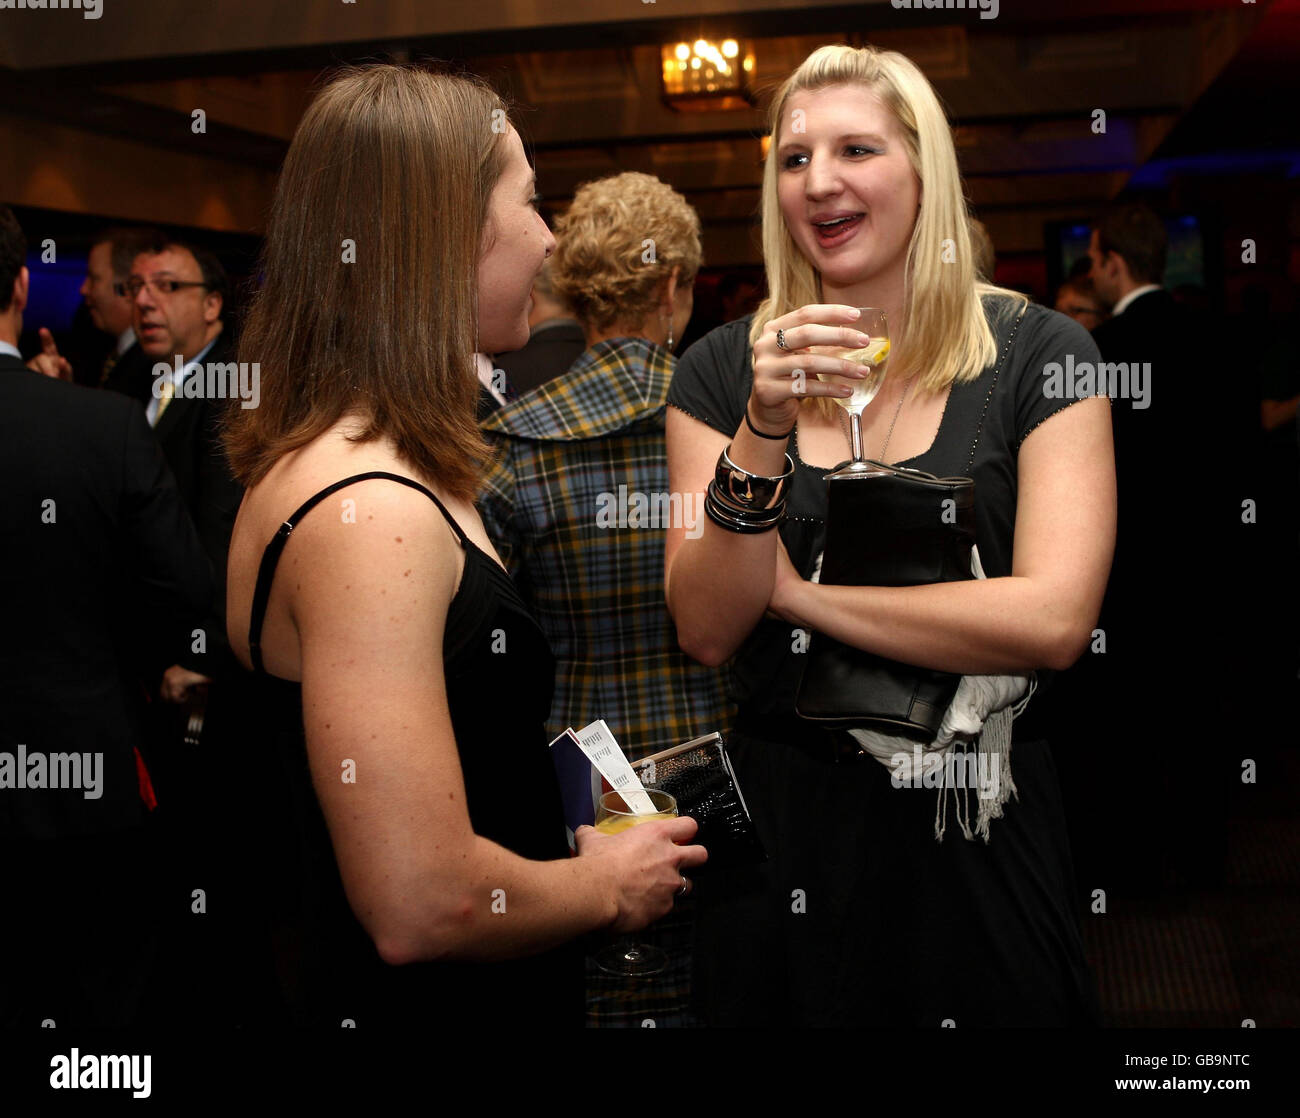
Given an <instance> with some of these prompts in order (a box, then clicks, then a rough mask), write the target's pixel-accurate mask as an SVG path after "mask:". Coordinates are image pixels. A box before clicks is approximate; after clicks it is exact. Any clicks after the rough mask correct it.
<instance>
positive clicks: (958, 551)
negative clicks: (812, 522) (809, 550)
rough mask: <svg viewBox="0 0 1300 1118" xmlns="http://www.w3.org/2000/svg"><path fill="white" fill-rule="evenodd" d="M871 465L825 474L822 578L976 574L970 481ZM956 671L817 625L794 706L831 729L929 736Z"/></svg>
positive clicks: (875, 581)
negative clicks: (848, 639)
mask: <svg viewBox="0 0 1300 1118" xmlns="http://www.w3.org/2000/svg"><path fill="white" fill-rule="evenodd" d="M870 465H872V466H873V467H875V469H876V471H877V472H872V473H862V474H844V475H841V476H839V477H832V478H828V479H827V482H826V484H827V486H828V488H829V493H828V498H829V509H828V514H827V523H826V549H825V551H824V553H823V555H822V571H821V582H822V583H824V584H826V585H828V586H924V585H928V584H930V583H935V582H953V581H956V580H958V579H966V578H972V577H973V576H972V574H971V548H972V547H974V545H975V483H974V481H972V480H971V479H970V478H968V477H946V478H938V477H935V476H934V475H933V474H927V473H924V472H922V471H921V470H909V469H906V468H902V467H898V466H883V465H881V464H880V463H878V462H872V463H870ZM960 681H961V677H960V676H958V675H954V674H952V673H951V672H939V671H933V670H931V669H929V668H918V667H913V666H912V665H909V664H902V663H899V662H897V661H895V660H887V659H885V658H884V657H881V656H876V655H874V654H873V653H870V652H864V651H863V650H862V649H859V648H852V647H850V646H849V645H846V644H842V643H841V642H840V641H837V640H835V639H834V638H833V637H828V636H827V635H826V634H825V633H814V634H813V637H812V641H811V643H810V645H809V647H808V653H807V660H806V663H805V664H804V674H803V678H802V680H801V681H800V683H799V692H798V697H797V698H796V700H795V711H796V712H797V713H798V714H799V716H800V717H802V718H806V719H808V720H809V721H813V722H820V723H823V724H824V725H826V726H828V727H830V728H834V729H872V730H881V731H884V732H886V733H891V734H899V735H903V736H905V737H915V738H917V739H919V740H923V741H933V740H934V739H935V737H937V736H938V733H939V725H940V723H941V722H942V721H943V716H944V712H945V711H947V709H948V704H949V703H951V702H952V698H953V696H954V695H955V694H956V693H957V684H958V683H959V682H960Z"/></svg>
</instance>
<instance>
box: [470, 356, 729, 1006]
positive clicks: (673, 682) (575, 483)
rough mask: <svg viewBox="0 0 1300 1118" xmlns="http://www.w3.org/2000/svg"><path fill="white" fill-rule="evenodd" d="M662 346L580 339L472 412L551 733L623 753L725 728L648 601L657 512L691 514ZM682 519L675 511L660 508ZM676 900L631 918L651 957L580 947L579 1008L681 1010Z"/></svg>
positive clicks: (483, 506)
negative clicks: (487, 450)
mask: <svg viewBox="0 0 1300 1118" xmlns="http://www.w3.org/2000/svg"><path fill="white" fill-rule="evenodd" d="M672 369H673V358H672V355H671V354H670V353H669V352H668V351H667V350H665V349H663V348H662V347H660V346H658V345H655V344H653V343H651V342H649V341H647V340H645V339H642V338H616V339H611V340H607V341H604V342H600V343H598V344H596V345H595V346H593V347H591V348H590V349H588V350H587V351H586V352H585V353H583V355H582V356H581V357H579V358H578V360H577V361H576V362H575V363H574V365H573V367H572V368H571V369H570V370H569V371H568V372H567V373H565V374H563V375H562V376H559V377H557V378H555V379H553V380H550V381H548V382H546V383H545V384H542V385H540V386H538V387H537V388H535V389H534V390H532V391H531V392H528V393H526V394H525V395H523V396H521V397H519V399H517V400H515V401H514V402H512V403H510V404H507V405H506V406H505V407H503V408H501V409H499V410H498V411H496V412H494V413H493V414H492V415H491V416H489V417H488V418H487V419H485V420H484V421H483V424H482V426H483V430H484V433H485V435H486V437H487V440H488V442H489V444H490V446H491V449H492V453H491V455H490V456H489V460H488V462H487V464H486V471H485V476H484V480H483V485H482V489H481V491H480V495H479V502H478V503H479V511H480V512H481V514H482V516H483V523H484V525H485V527H486V528H487V531H488V534H489V536H491V538H492V541H493V543H494V544H495V545H496V548H497V551H498V554H499V555H500V556H501V560H502V562H503V563H505V565H506V569H507V570H509V572H510V574H511V575H512V576H513V577H514V579H515V581H516V583H517V585H518V587H519V590H520V593H521V594H522V596H523V598H524V600H525V601H526V602H527V603H528V605H529V606H530V608H531V609H532V611H533V614H534V616H535V617H536V618H537V620H538V622H539V624H540V625H541V627H542V629H543V631H544V632H545V633H546V635H547V638H548V639H549V640H550V642H551V647H552V650H553V651H554V653H555V657H556V685H555V699H554V702H553V704H552V706H551V714H550V718H549V720H548V722H547V733H548V735H549V736H550V737H551V738H554V737H555V736H556V735H558V734H560V733H561V732H563V730H564V728H565V727H566V726H573V727H575V728H578V727H581V726H585V725H586V724H587V723H588V722H590V721H592V720H593V719H595V718H604V719H605V721H606V722H608V723H609V727H610V729H611V730H612V731H613V732H614V735H615V737H617V738H618V740H619V742H620V744H621V745H622V746H623V749H624V752H625V753H626V754H627V755H628V758H629V759H630V760H633V761H635V760H638V759H639V758H641V757H645V756H648V755H649V754H651V753H655V752H658V751H659V750H662V749H666V748H669V747H670V746H674V745H679V744H681V743H682V742H685V741H689V740H690V739H691V738H694V737H698V736H699V735H701V734H705V733H710V732H712V731H714V730H719V731H721V732H722V733H723V734H726V732H727V731H728V729H729V728H730V722H731V718H732V709H731V705H730V702H729V700H728V698H727V689H726V679H725V675H724V673H723V671H721V670H720V669H715V668H708V667H705V666H703V665H701V664H698V663H696V662H695V661H693V660H691V659H690V658H689V657H688V656H686V655H685V653H683V652H682V651H681V650H680V649H679V648H678V646H677V636H676V631H675V629H674V627H673V623H672V619H671V617H670V616H669V614H668V608H667V605H666V603H665V601H664V585H663V569H664V543H665V540H666V536H667V529H668V527H669V523H670V522H671V523H673V524H676V523H683V524H685V526H686V528H687V530H688V531H690V530H691V528H692V525H693V524H694V525H699V524H700V523H702V521H701V520H699V519H697V518H701V517H703V515H704V512H703V504H702V501H701V502H685V501H683V500H681V499H678V500H677V501H676V502H674V501H673V500H672V499H671V497H670V495H669V494H668V464H667V454H666V448H665V443H664V427H665V416H666V408H665V405H666V401H667V396H668V384H669V381H670V379H671V376H672ZM678 517H680V518H682V519H681V520H677V519H675V518H678ZM690 907H691V906H690V905H689V904H685V905H682V906H680V909H679V911H677V912H674V913H673V914H671V915H670V916H668V917H666V918H665V919H664V920H662V921H659V922H658V923H656V924H655V925H653V926H652V927H651V928H649V929H647V930H646V931H645V932H644V933H642V934H641V935H640V936H639V937H637V938H639V939H640V940H641V941H642V942H657V943H658V944H659V946H661V947H662V948H663V949H664V950H665V951H667V953H668V955H669V967H668V970H667V971H666V972H664V973H663V974H660V975H655V976H652V977H649V978H641V979H624V978H615V977H611V976H608V975H605V974H602V973H601V972H600V971H598V970H597V969H596V968H595V965H594V964H593V963H592V962H591V961H590V960H588V964H587V1010H588V1023H589V1024H590V1025H599V1026H633V1027H635V1026H641V1025H642V1024H643V1023H644V1022H645V1021H646V1020H653V1021H654V1022H655V1024H656V1025H658V1026H660V1027H664V1026H672V1025H691V1024H695V1023H696V1022H695V1020H694V1018H693V1017H692V1016H691V1013H690V1009H689V1001H690V943H691V938H692V926H693V920H692V919H691V916H690Z"/></svg>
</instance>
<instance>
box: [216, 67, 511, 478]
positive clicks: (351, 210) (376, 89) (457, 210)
mask: <svg viewBox="0 0 1300 1118" xmlns="http://www.w3.org/2000/svg"><path fill="white" fill-rule="evenodd" d="M506 119H507V116H506V106H505V105H504V103H503V102H502V101H501V99H500V98H499V97H498V96H497V95H496V94H495V93H494V92H493V91H492V90H491V89H489V88H488V87H487V86H486V85H484V84H483V83H481V82H479V81H476V80H473V79H470V78H465V77H460V76H453V75H448V74H437V73H432V72H430V71H428V70H426V69H423V68H420V67H418V66H413V65H410V66H408V65H373V66H366V67H360V68H358V67H348V68H346V69H344V70H342V71H340V72H338V73H337V74H336V75H335V76H334V77H333V78H332V80H330V82H329V83H328V84H327V85H326V86H324V88H322V89H321V91H320V92H319V93H318V94H317V96H316V98H315V100H313V101H312V103H311V105H310V107H309V108H308V109H307V112H306V113H305V114H304V116H303V118H302V121H301V122H300V123H299V125H298V129H297V132H296V133H295V134H294V138H293V143H292V144H291V145H290V147H289V154H288V155H287V156H286V157H285V161H284V168H283V170H282V171H281V173H280V180H279V183H278V184H277V186H276V191H275V201H274V204H273V207H272V210H271V218H270V222H269V224H268V227H267V234H266V244H265V246H264V248H263V252H262V259H261V270H262V273H263V281H262V286H261V289H260V290H259V291H258V292H257V293H256V294H255V295H254V297H253V302H252V306H251V309H250V310H249V313H248V322H247V326H246V327H245V329H244V334H243V339H242V341H241V343H240V346H239V359H240V360H241V361H247V362H250V363H251V362H254V361H256V362H258V363H259V365H260V377H261V383H260V390H261V397H260V403H259V406H258V407H256V408H250V409H242V408H240V409H233V410H232V413H231V415H230V419H229V422H228V424H227V427H226V430H225V434H224V437H225V444H226V450H227V453H228V455H229V457H230V464H231V468H232V470H233V471H234V473H235V475H236V476H237V477H238V478H239V480H240V481H241V482H242V483H243V484H244V485H245V486H251V485H253V484H255V483H256V482H257V481H258V480H260V479H261V478H262V477H263V476H265V474H266V472H267V471H268V470H269V469H270V468H271V466H272V465H273V464H274V463H275V461H276V460H277V459H278V458H279V457H280V456H281V455H283V454H285V453H287V452H289V451H291V450H296V449H297V448H298V447H301V446H303V445H305V444H306V443H308V442H310V441H311V440H312V439H314V438H316V437H317V436H318V435H320V434H322V433H323V432H324V431H327V430H328V429H329V428H330V427H331V426H333V425H334V424H335V423H336V422H337V421H338V420H339V418H340V417H341V416H342V415H343V414H344V413H345V412H347V411H348V410H350V409H355V410H357V411H358V412H359V413H361V414H362V415H363V416H365V418H366V426H365V429H364V430H363V431H362V433H361V434H360V435H359V436H357V439H356V441H359V442H366V441H369V440H371V439H374V438H378V437H381V436H387V437H388V438H390V439H391V440H392V441H393V443H394V444H395V446H396V447H397V450H398V452H399V453H400V454H401V455H402V457H403V458H404V459H406V460H407V461H408V462H409V463H410V464H411V465H412V466H413V467H414V468H415V469H416V470H417V471H418V472H420V473H422V474H424V475H425V476H426V477H428V478H432V479H436V480H437V481H438V482H439V484H440V485H442V486H443V487H445V488H446V489H447V491H448V492H449V493H451V494H454V495H456V496H458V497H464V498H469V497H472V495H473V493H474V489H475V485H476V480H477V479H476V472H475V471H476V467H475V462H476V461H481V460H482V458H483V454H484V446H483V443H482V441H481V437H480V435H479V432H478V427H477V425H476V423H475V418H474V405H475V402H476V400H477V397H478V381H477V379H476V377H475V375H474V366H473V358H472V354H473V352H474V350H475V348H476V345H477V333H478V330H477V325H478V322H477V320H478V259H479V252H480V239H481V236H482V230H483V228H484V226H485V223H486V221H487V212H488V199H489V197H490V195H491V193H492V189H493V187H494V186H495V185H496V183H497V180H498V179H499V178H500V176H501V173H502V169H503V167H504V162H505V146H504V140H505V134H506V131H507V129H506V128H505V121H506Z"/></svg>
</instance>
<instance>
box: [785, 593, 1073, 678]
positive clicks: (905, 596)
mask: <svg viewBox="0 0 1300 1118" xmlns="http://www.w3.org/2000/svg"><path fill="white" fill-rule="evenodd" d="M774 607H775V608H776V612H777V613H778V614H780V616H782V617H784V618H785V619H786V620H788V621H790V622H791V623H792V624H795V625H798V626H800V627H802V628H806V629H812V630H815V631H817V632H821V633H825V634H827V635H828V636H831V637H834V638H835V639H836V640H838V641H842V642H843V643H844V644H848V645H852V646H853V647H855V648H862V649H865V650H866V651H868V652H874V653H875V654H876V655H878V656H885V657H888V658H889V659H891V660H899V661H902V662H903V663H908V664H915V665H918V666H920V667H926V668H934V669H936V670H939V671H948V672H959V673H961V674H963V675H997V674H1008V673H1019V672H1026V671H1031V670H1034V669H1038V668H1052V669H1058V670H1063V669H1065V668H1067V667H1069V666H1070V665H1071V664H1072V663H1074V661H1075V660H1076V659H1078V657H1079V655H1080V653H1081V652H1082V651H1083V650H1084V648H1085V647H1086V646H1087V642H1088V638H1089V636H1090V634H1091V632H1092V627H1093V625H1095V624H1096V610H1095V609H1092V611H1091V612H1089V605H1088V604H1087V603H1085V602H1081V601H1075V600H1072V599H1071V598H1070V597H1069V596H1067V595H1061V594H1059V593H1057V592H1055V591H1053V590H1051V589H1049V588H1047V587H1045V586H1043V585H1042V584H1040V583H1037V582H1035V581H1034V580H1032V579H1029V578H1023V577H1015V576H1012V577H1008V578H993V579H980V580H974V579H972V580H969V581H962V582H943V583H937V584H935V585H932V586H905V587H885V586H822V585H820V584H818V583H811V582H804V581H802V580H800V581H799V582H797V583H795V582H794V581H793V580H792V584H791V586H790V588H789V590H788V592H787V593H786V594H785V595H784V596H783V599H782V600H780V601H779V602H777V603H774Z"/></svg>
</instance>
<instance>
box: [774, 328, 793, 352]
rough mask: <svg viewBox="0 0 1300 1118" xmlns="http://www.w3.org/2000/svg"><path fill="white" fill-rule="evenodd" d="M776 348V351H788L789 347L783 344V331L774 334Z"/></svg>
mask: <svg viewBox="0 0 1300 1118" xmlns="http://www.w3.org/2000/svg"><path fill="white" fill-rule="evenodd" d="M776 348H777V349H784V350H787V351H788V350H789V349H790V347H789V346H788V345H786V344H785V331H784V330H777V332H776Z"/></svg>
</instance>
